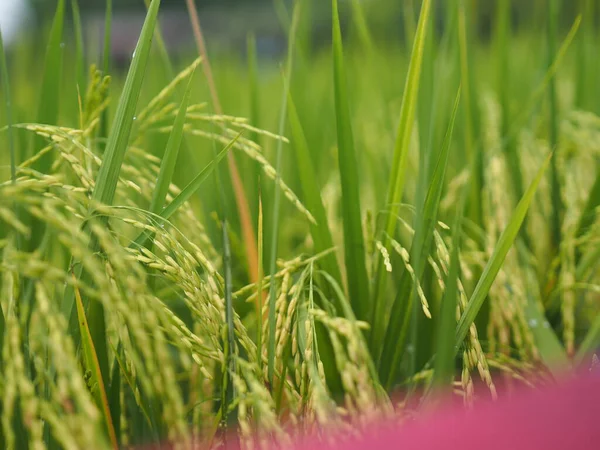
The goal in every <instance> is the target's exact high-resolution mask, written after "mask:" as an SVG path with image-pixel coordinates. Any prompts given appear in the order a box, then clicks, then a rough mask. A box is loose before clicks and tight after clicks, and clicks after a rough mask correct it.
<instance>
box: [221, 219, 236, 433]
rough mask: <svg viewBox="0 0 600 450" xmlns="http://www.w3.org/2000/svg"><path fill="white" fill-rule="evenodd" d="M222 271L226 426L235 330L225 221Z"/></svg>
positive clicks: (232, 390) (231, 394) (231, 396)
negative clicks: (223, 284) (223, 283)
mask: <svg viewBox="0 0 600 450" xmlns="http://www.w3.org/2000/svg"><path fill="white" fill-rule="evenodd" d="M222 226H223V271H224V276H223V278H224V282H225V286H224V296H225V335H226V339H225V343H224V346H223V353H224V357H225V365H224V367H223V381H222V383H223V384H222V387H221V409H222V410H223V415H222V419H223V421H224V422H225V423H226V425H229V424H227V420H228V413H229V412H230V408H229V405H231V404H232V402H233V400H234V398H235V396H236V394H235V387H234V385H233V376H234V375H235V374H236V361H235V357H236V354H237V350H236V341H235V330H234V325H233V314H234V311H233V298H232V292H233V288H232V280H231V248H230V245H229V231H228V229H227V220H223V223H222Z"/></svg>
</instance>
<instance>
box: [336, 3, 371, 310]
mask: <svg viewBox="0 0 600 450" xmlns="http://www.w3.org/2000/svg"><path fill="white" fill-rule="evenodd" d="M332 8H333V71H334V92H335V114H336V124H337V138H338V161H339V170H340V178H341V184H342V216H343V219H344V220H343V224H344V257H345V260H346V276H347V280H348V294H349V296H350V303H351V305H352V308H353V310H354V312H355V313H356V315H357V317H359V318H360V319H365V318H367V317H368V315H369V281H368V278H367V267H366V264H365V244H364V239H363V230H362V217H361V207H360V195H359V183H360V179H359V175H358V174H359V171H358V160H357V155H356V150H355V148H354V137H353V132H352V120H351V118H350V109H349V104H348V94H347V87H346V83H347V81H346V72H345V69H344V54H343V45H342V31H341V28H340V20H339V14H338V4H337V0H332Z"/></svg>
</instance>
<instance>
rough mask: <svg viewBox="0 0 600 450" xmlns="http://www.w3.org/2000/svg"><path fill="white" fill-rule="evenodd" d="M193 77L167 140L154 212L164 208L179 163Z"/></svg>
mask: <svg viewBox="0 0 600 450" xmlns="http://www.w3.org/2000/svg"><path fill="white" fill-rule="evenodd" d="M193 77H194V72H192V74H191V75H190V79H189V82H188V86H187V89H186V91H185V94H184V97H183V100H182V101H181V106H180V107H179V112H178V113H177V117H176V118H175V122H174V123H173V129H172V130H171V135H170V136H169V141H168V142H167V148H166V149H165V154H164V156H163V159H162V163H161V165H160V172H159V174H158V179H157V181H156V188H155V189H154V192H153V194H152V200H151V201H150V208H149V211H150V212H152V213H154V214H159V213H160V211H161V210H162V208H163V206H164V203H165V199H166V198H167V192H168V191H169V186H170V185H171V182H172V180H173V174H174V172H175V164H177V157H178V155H179V148H180V146H181V141H182V140H183V128H184V125H185V118H186V112H187V107H188V104H189V101H190V93H191V90H192V80H193Z"/></svg>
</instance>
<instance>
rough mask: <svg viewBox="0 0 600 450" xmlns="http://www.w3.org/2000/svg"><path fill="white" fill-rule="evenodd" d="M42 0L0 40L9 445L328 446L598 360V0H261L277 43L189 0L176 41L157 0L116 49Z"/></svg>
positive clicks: (0, 238) (0, 297)
mask: <svg viewBox="0 0 600 450" xmlns="http://www.w3.org/2000/svg"><path fill="white" fill-rule="evenodd" d="M54 3H55V4H56V9H55V13H54V16H53V18H52V20H51V23H49V24H48V27H47V30H46V31H45V32H44V39H45V40H44V42H45V44H44V46H40V45H39V43H34V42H33V41H31V40H27V39H25V40H23V41H22V42H17V43H16V44H15V45H13V46H11V48H10V50H6V51H5V48H4V45H3V43H2V40H1V38H0V80H1V83H2V90H1V92H2V94H1V98H2V101H1V102H0V104H1V108H0V146H1V148H2V149H3V151H2V152H1V158H2V163H1V164H2V165H1V166H0V168H1V180H0V181H1V183H0V277H1V278H0V306H1V308H0V349H1V357H0V399H2V400H1V402H0V416H1V427H0V448H7V449H26V448H31V449H80V448H90V449H92V448H93V449H96V448H97V449H111V448H112V449H116V448H132V447H135V446H139V445H144V444H150V443H158V442H171V443H176V445H177V446H179V447H180V448H190V447H191V446H193V445H194V444H197V443H202V444H204V445H208V446H214V447H218V446H219V445H221V444H223V443H227V441H229V440H232V439H235V440H237V441H239V443H241V445H242V446H243V448H261V447H262V446H263V445H265V444H266V443H267V442H272V441H273V440H274V441H275V442H277V443H279V444H281V445H282V446H284V445H285V444H287V443H290V442H293V441H294V440H296V439H297V438H298V437H299V436H302V435H305V434H307V433H316V434H317V435H319V436H321V437H322V439H323V440H324V441H327V439H328V437H329V436H330V432H331V431H332V430H337V431H340V430H342V431H343V432H345V433H348V434H349V435H352V434H353V433H354V434H360V433H362V432H363V431H364V430H365V429H367V428H368V427H369V424H371V423H372V422H373V421H375V420H379V419H382V418H387V419H390V418H391V419H393V420H398V421H399V422H402V421H405V420H409V419H410V418H411V417H415V416H417V415H418V414H420V412H421V411H422V410H423V409H427V408H429V407H430V406H431V405H432V404H433V403H435V402H436V401H437V399H438V397H439V396H443V395H448V396H452V397H455V398H457V399H459V401H462V402H463V403H464V406H465V408H469V407H470V406H472V405H473V404H474V403H475V402H476V401H478V400H479V399H490V398H491V399H495V398H498V397H500V396H503V395H508V394H506V392H510V389H511V387H515V386H530V387H531V388H536V387H538V386H542V385H546V384H551V383H553V382H554V381H555V380H556V379H559V378H560V377H561V375H562V374H564V373H565V372H569V371H581V370H583V371H585V370H588V369H589V368H590V367H591V365H592V364H594V363H596V364H597V357H596V356H595V355H594V352H595V351H596V350H597V349H598V348H599V347H600V271H599V266H600V264H599V263H600V216H599V215H598V211H599V207H600V177H599V174H600V170H599V169H600V167H599V162H600V88H599V87H598V84H597V79H598V76H599V75H600V62H599V61H598V58H597V53H598V48H599V47H598V42H599V41H598V40H599V39H600V35H599V33H598V31H599V30H598V28H597V22H598V15H599V14H600V10H599V9H598V7H597V5H596V4H595V2H594V1H593V0H579V1H568V0H540V1H537V2H533V1H532V2H531V4H530V7H529V8H527V7H524V6H523V5H521V4H520V3H519V2H511V1H510V0H494V1H490V2H483V1H472V0H459V1H456V2H444V1H441V0H440V1H438V0H406V1H404V2H388V0H373V1H371V2H361V1H359V0H347V1H339V5H338V0H332V1H331V3H330V4H329V2H325V3H326V6H327V8H324V9H326V11H327V14H328V15H329V16H330V18H331V22H330V29H329V33H328V36H329V38H328V39H327V40H326V41H325V42H322V41H319V42H315V34H314V33H313V32H312V30H311V24H312V14H313V13H314V11H316V10H317V7H319V8H320V7H322V6H323V5H321V4H320V3H318V2H316V1H314V0H295V1H294V2H284V1H282V0H275V1H274V2H273V4H274V7H275V8H276V11H277V14H278V17H279V20H280V24H279V26H280V27H281V29H282V30H283V33H284V35H285V36H287V42H286V44H287V51H286V54H285V55H284V57H283V58H282V59H281V60H280V61H277V62H273V61H271V60H268V59H264V58H260V55H259V54H258V52H257V46H256V38H255V36H253V35H252V34H249V35H248V40H247V49H246V50H245V52H244V54H243V57H242V56H240V55H239V53H236V52H223V51H221V52H214V53H211V49H212V48H213V46H212V43H211V42H210V41H205V36H204V35H203V32H202V30H203V29H202V11H201V10H200V11H198V10H197V9H196V6H195V5H194V2H193V1H191V0H186V2H185V7H186V8H187V12H188V14H189V18H190V23H191V28H192V30H193V32H194V36H193V37H194V42H195V43H196V46H197V53H195V54H189V55H185V56H183V57H182V56H177V57H174V55H172V54H171V53H170V52H169V51H167V50H166V48H167V47H166V45H165V40H164V38H163V36H162V34H161V28H160V15H159V10H160V7H161V5H160V3H161V2H160V0H149V1H146V7H147V14H146V19H145V22H144V26H143V29H142V31H141V33H140V36H139V40H138V43H137V46H136V48H135V51H134V52H133V54H132V57H131V61H130V64H129V67H128V68H127V69H126V70H124V71H123V70H119V69H118V68H113V67H112V64H111V58H110V53H109V52H108V51H105V52H104V53H103V54H100V55H95V53H94V52H92V51H90V50H89V47H90V46H89V45H88V44H89V43H87V42H84V39H83V36H84V30H83V29H82V20H81V14H80V10H79V5H78V2H77V0H71V1H70V2H67V1H65V0H56V1H55V2H54ZM181 3H182V5H183V3H184V2H181ZM182 7H183V6H182ZM111 11H112V2H111V0H107V2H106V12H107V15H106V17H107V19H106V36H105V37H106V39H107V41H106V42H110V41H108V39H110V35H111V17H112V13H111ZM396 18H397V20H396ZM0 36H1V35H0ZM104 47H105V48H109V47H110V46H107V45H105V46H104ZM231 432H233V434H232V433H231ZM233 436H235V438H234V437H233Z"/></svg>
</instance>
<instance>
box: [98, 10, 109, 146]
mask: <svg viewBox="0 0 600 450" xmlns="http://www.w3.org/2000/svg"><path fill="white" fill-rule="evenodd" d="M111 51H112V0H106V7H105V11H104V43H103V46H102V72H103V75H104V76H108V75H109V73H110V58H111ZM109 95H110V92H109V91H108V90H107V91H106V94H105V98H108V97H109ZM108 121H109V109H108V107H106V108H105V109H104V111H102V115H101V116H100V126H99V127H98V130H99V134H100V138H106V137H107V136H108V132H109V131H108ZM103 148H104V147H103V146H102V144H101V145H100V149H101V150H102V149H103Z"/></svg>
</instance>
